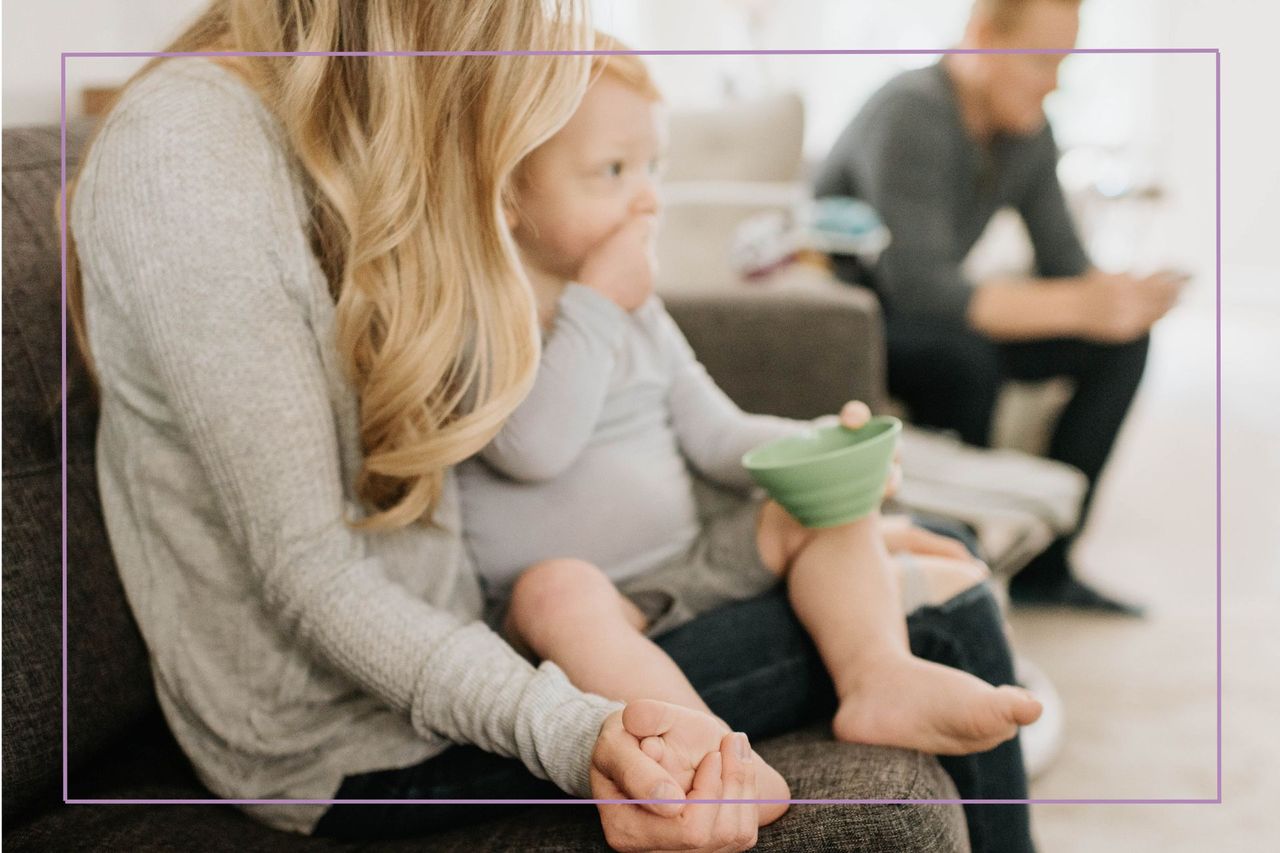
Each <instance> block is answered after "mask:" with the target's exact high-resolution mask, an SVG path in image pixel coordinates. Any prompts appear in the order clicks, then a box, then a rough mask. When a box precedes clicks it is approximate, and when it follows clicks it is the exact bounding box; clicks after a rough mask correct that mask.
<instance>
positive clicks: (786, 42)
mask: <svg viewBox="0 0 1280 853" xmlns="http://www.w3.org/2000/svg"><path fill="white" fill-rule="evenodd" d="M203 5H204V0H8V2H5V3H4V7H3V43H4V50H3V93H4V94H3V123H4V125H5V126H13V125H21V124H33V123H45V122H54V121H57V118H58V75H59V56H58V54H59V53H60V52H61V51H64V50H157V49H160V48H161V47H163V46H164V44H165V43H166V42H167V41H168V39H169V38H171V37H172V36H173V35H175V34H176V33H177V32H178V31H179V30H180V29H181V27H182V25H183V24H184V23H185V22H186V21H187V20H189V19H190V18H191V17H192V16H193V15H194V14H195V13H196V12H197V11H198V10H199V9H200V8H201V7H203ZM593 5H594V6H595V9H596V22H597V24H598V25H599V26H601V27H602V28H604V29H608V30H611V31H613V32H615V33H617V34H619V35H620V36H622V37H623V38H625V39H628V40H630V41H631V42H632V43H633V45H634V46H635V47H637V48H642V49H679V48H685V49H692V48H703V49H705V48H722V49H744V48H761V47H770V48H812V47H841V48H857V47H861V48H873V47H882V48H883V47H904V46H922V45H928V46H945V45H947V44H950V43H952V42H953V41H954V39H955V38H956V37H957V36H958V35H959V29H960V27H961V25H962V24H963V20H964V16H965V13H966V10H967V8H968V5H969V4H968V0H895V2H893V3H887V2H884V0H789V2H783V3H770V2H767V0H594V3H593ZM744 9H745V10H750V9H756V10H759V11H758V13H757V14H758V19H759V26H757V27H756V29H755V31H754V32H753V30H752V29H751V27H750V26H749V25H748V24H747V22H746V21H747V18H746V17H745V16H744V13H743V10H744ZM1278 31H1280V7H1277V6H1276V5H1275V4H1274V3H1272V2H1269V0H1229V2H1224V3H1216V4H1214V3H1206V2H1203V0H1086V2H1085V4H1084V25H1083V30H1082V34H1081V44H1082V46H1090V47H1118V46H1184V47H1190V46H1205V47H1220V48H1222V50H1223V58H1222V72H1223V92H1222V115H1223V204H1224V208H1225V210H1224V217H1223V252H1224V262H1227V263H1229V264H1234V265H1244V266H1250V267H1267V268H1275V267H1276V266H1277V262H1276V259H1275V254H1274V250H1273V249H1272V245H1273V244H1274V236H1273V234H1274V231H1275V222H1276V220H1277V218H1278V217H1277V216H1276V208H1277V204H1276V199H1277V198H1280V159H1278V158H1277V157H1276V156H1275V154H1274V153H1273V149H1274V148H1275V138H1276V137H1275V134H1274V131H1273V129H1272V125H1273V124H1274V120H1273V115H1274V112H1275V111H1274V108H1273V107H1272V106H1271V104H1272V103H1273V102H1274V100H1275V93H1274V92H1273V91H1271V89H1272V87H1273V83H1274V81H1275V80H1276V79H1277V77H1278V76H1280V75H1278V74H1277V69H1276V61H1275V60H1274V59H1273V58H1272V53H1273V51H1272V46H1271V44H1270V43H1269V40H1270V39H1272V38H1273V37H1274V33H1276V32H1278ZM1081 59H1082V58H1080V57H1077V58H1075V59H1073V60H1072V62H1073V63H1075V64H1076V65H1077V66H1079V65H1081V64H1082V63H1081V61H1080V60H1081ZM1104 60H1105V61H1109V62H1111V63H1112V64H1113V65H1112V67H1114V68H1115V69H1117V70H1116V71H1115V72H1114V73H1113V74H1112V73H1108V74H1101V75H1094V76H1093V78H1092V79H1093V80H1095V81H1098V80H1100V81H1104V82H1106V81H1110V82H1114V84H1115V85H1096V86H1095V85H1094V84H1092V83H1088V82H1087V81H1081V80H1079V79H1074V78H1073V77H1072V76H1071V74H1073V73H1074V71H1075V70H1076V69H1072V68H1070V67H1068V74H1067V76H1066V79H1065V80H1064V83H1065V84H1068V85H1067V86H1064V89H1065V91H1064V92H1063V93H1062V95H1060V96H1058V97H1057V100H1058V101H1059V102H1060V103H1056V104H1054V105H1053V108H1054V109H1055V110H1059V111H1065V112H1068V113H1071V114H1072V116H1073V120H1072V121H1071V122H1066V123H1064V122H1063V121H1062V119H1063V118H1065V116H1063V117H1060V118H1059V124H1060V125H1061V126H1060V127H1059V132H1060V135H1062V136H1063V137H1064V141H1066V142H1074V141H1085V140H1087V139H1088V138H1090V137H1091V138H1092V139H1094V140H1096V139H1101V138H1104V137H1105V136H1106V135H1107V134H1112V135H1113V137H1122V138H1124V139H1126V140H1127V141H1128V142H1129V143H1131V144H1133V145H1136V146H1139V147H1144V146H1145V147H1146V149H1147V150H1149V151H1150V152H1151V157H1152V162H1153V163H1156V164H1158V167H1159V169H1160V170H1161V171H1162V172H1163V173H1164V174H1166V175H1172V176H1175V177H1174V179H1173V180H1174V182H1175V183H1177V184H1178V187H1177V193H1178V194H1179V198H1180V199H1181V200H1182V202H1183V203H1184V205H1185V207H1186V209H1187V210H1192V211H1201V212H1203V211H1205V210H1206V209H1207V210H1211V209H1212V202H1213V199H1212V180H1211V178H1212V176H1211V175H1210V176H1209V179H1210V180H1209V182H1208V183H1207V184H1206V182H1205V180H1204V179H1203V177H1204V170H1205V169H1206V168H1211V166H1206V165H1205V163H1206V158H1210V160H1209V162H1210V163H1211V158H1212V150H1213V149H1212V146H1213V141H1212V127H1211V126H1208V125H1207V124H1206V122H1205V121H1204V120H1202V117H1204V116H1205V115H1207V114H1208V113H1207V112H1206V110H1208V109H1211V108H1209V107H1206V105H1205V99H1206V98H1209V99H1211V98H1212V94H1213V93H1212V88H1211V82H1209V81H1210V80H1211V77H1210V74H1211V71H1212V69H1211V67H1208V68H1206V67H1204V66H1211V65H1212V59H1211V58H1210V57H1202V56H1190V57H1162V58H1154V59H1151V60H1149V61H1146V62H1145V63H1144V60H1142V59H1136V58H1134V57H1108V58H1103V59H1098V60H1091V61H1093V62H1095V63H1098V62H1103V61H1104ZM911 61H912V60H910V59H908V60H903V59H901V58H897V59H895V58H888V57H857V58H855V59H854V60H849V59H842V60H839V61H834V60H833V61H822V62H819V61H816V60H815V61H804V60H801V59H800V58H796V57H778V58H773V59H771V60H770V61H769V62H768V63H766V64H764V65H760V64H758V63H752V62H751V61H750V60H749V59H748V58H743V57H734V58H725V59H718V60H708V59H705V58H703V59H698V58H691V59H680V60H670V62H669V63H668V64H667V66H665V68H664V69H660V70H661V71H662V75H665V80H664V81H663V82H665V83H666V88H667V91H668V94H669V95H671V96H673V100H678V99H683V100H686V101H689V102H696V101H703V102H705V101H709V100H713V99H716V98H719V97H721V96H722V95H723V92H724V79H726V78H737V79H741V80H746V81H748V82H750V81H752V80H753V79H754V81H755V82H756V83H760V84H762V85H784V84H797V85H802V86H803V88H804V89H805V91H806V97H807V98H808V99H809V101H810V111H811V116H812V118H811V126H810V134H811V135H810V143H809V147H810V150H817V149H820V148H821V147H822V145H824V144H825V143H826V141H827V140H829V139H830V138H832V137H833V136H834V134H835V133H836V132H838V130H839V127H840V125H841V123H842V122H843V120H844V117H845V115H846V114H851V111H852V109H853V108H854V107H855V106H856V104H857V103H859V102H860V100H861V98H862V97H865V94H866V93H867V92H869V91H870V90H871V89H872V88H874V86H875V85H877V84H878V82H879V81H880V80H882V79H884V78H885V77H887V76H888V75H890V74H892V73H893V72H894V71H895V70H896V69H897V68H899V67H902V66H903V65H904V64H906V63H909V62H911ZM917 61H918V60H917ZM1122 63H1123V69H1124V70H1123V71H1120V70H1119V69H1120V68H1121V64H1122ZM136 66H137V63H136V62H132V61H128V60H102V59H81V60H71V61H69V63H68V92H69V95H68V97H69V103H68V109H69V111H70V112H71V113H72V114H74V113H75V112H76V111H78V109H79V103H78V97H77V95H76V93H77V92H78V91H79V89H80V87H81V86H83V85H85V84H90V83H93V84H97V83H114V82H119V81H120V80H123V79H124V78H125V77H127V76H128V74H129V73H130V72H131V71H132V70H133V68H135V67H136ZM708 69H711V70H708ZM662 75H660V76H662ZM1078 76H1079V75H1078ZM1083 76H1085V77H1088V75H1083ZM1072 84H1074V85H1072ZM1091 86H1092V87H1093V88H1090V87H1091ZM1073 91H1074V92H1075V94H1074V95H1073V94H1071V93H1072V92H1073ZM1193 115H1194V116H1195V118H1194V120H1192V118H1191V117H1192V116H1193ZM1077 118H1078V121H1076V120H1075V119H1077ZM1192 175H1194V177H1192ZM1208 222H1209V225H1208V226H1206V225H1205V224H1204V218H1203V216H1201V217H1198V218H1197V217H1194V216H1193V217H1191V218H1190V219H1188V220H1187V221H1186V222H1184V224H1183V225H1182V226H1180V229H1181V230H1180V234H1181V236H1182V237H1183V238H1191V237H1194V236H1195V235H1196V234H1197V233H1199V232H1200V231H1201V230H1202V229H1203V228H1205V227H1211V224H1212V218H1211V217H1210V218H1209V219H1208Z"/></svg>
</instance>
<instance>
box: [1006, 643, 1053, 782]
mask: <svg viewBox="0 0 1280 853" xmlns="http://www.w3.org/2000/svg"><path fill="white" fill-rule="evenodd" d="M1013 671H1014V676H1015V677H1016V678H1017V681H1018V684H1020V685H1021V686H1023V687H1025V688H1027V689H1028V690H1030V691H1031V692H1032V693H1034V694H1035V695H1036V698H1037V699H1039V700H1040V702H1041V704H1043V705H1044V711H1043V713H1041V714H1040V719H1038V720H1036V721H1035V722H1034V723H1032V724H1031V725H1029V726H1023V727H1022V731H1021V732H1020V734H1019V737H1020V739H1021V741H1022V764H1023V766H1024V767H1025V768H1026V771H1027V779H1028V780H1032V779H1036V778H1038V777H1039V776H1040V775H1041V774H1043V773H1044V772H1045V771H1046V770H1048V769H1049V767H1050V766H1051V765H1052V764H1053V762H1054V759H1056V758H1057V757H1058V753H1059V752H1060V751H1061V750H1062V739H1063V724H1064V719H1063V718H1064V714H1063V707H1062V697H1061V696H1059V695H1058V690H1057V688H1055V687H1054V686H1053V682H1052V681H1050V680H1049V676H1047V675H1045V674H1044V670H1042V669H1040V667H1038V666H1036V665H1035V664H1034V663H1032V662H1031V661H1029V660H1028V659H1027V658H1026V657H1025V656H1023V655H1020V654H1017V653H1015V654H1014V659H1013Z"/></svg>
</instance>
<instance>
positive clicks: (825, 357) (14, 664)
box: [3, 125, 967, 851]
mask: <svg viewBox="0 0 1280 853" xmlns="http://www.w3.org/2000/svg"><path fill="white" fill-rule="evenodd" d="M85 138H86V128H85V127H83V126H80V125H77V126H73V127H72V128H71V133H70V137H69V146H68V147H69V151H68V162H69V165H70V167H71V168H74V165H75V163H76V160H77V157H78V154H79V152H80V150H81V148H82V147H83V145H84V142H85ZM4 153H5V159H4V183H3V188H4V553H3V559H4V612H3V621H4V636H3V641H4V682H3V702H4V724H3V726H4V728H3V758H4V843H5V844H6V845H7V846H9V849H11V850H15V851H16V850H38V851H48V850H59V851H62V850H161V849H163V850H228V851H230V850H237V851H239V850H265V849H270V850H277V849H279V850H298V851H307V850H357V849H359V850H364V849H377V850H387V851H393V850H410V849H412V850H441V851H445V850H456V851H487V850H543V851H569V850H601V849H605V846H604V843H603V838H602V835H601V833H600V830H599V823H598V820H597V817H596V813H595V810H594V809H593V808H591V807H589V806H581V805H567V806H563V807H554V808H550V807H548V808H542V809H534V810H524V811H522V812H519V813H516V814H512V815H510V816H508V817H505V818H503V819H500V820H497V821H491V822H487V823H481V824H477V825H473V826H470V827H467V828H463V829H458V830H454V831H451V832H447V833H444V834H441V835H437V836H432V837H429V838H425V839H414V840H406V841H403V842H395V843H379V844H343V843H339V842H333V841H328V840H323V839H312V838H305V837H299V836H292V835H288V834H284V833H280V832H275V831H273V830H270V829H267V828H264V827H262V826H260V825H258V824H256V823H254V822H253V821H252V820H250V819H249V818H248V817H246V816H245V815H243V814H242V813H240V812H239V811H237V810H236V809H234V808H231V807H228V806H217V805H68V804H66V803H65V802H64V795H63V793H62V781H61V780H62V766H63V760H64V759H65V761H66V766H67V768H68V771H69V796H70V797H71V798H72V799H105V800H116V799H187V798H206V797H209V796H211V795H210V794H209V793H208V792H207V791H206V790H205V789H204V788H203V787H202V786H201V785H200V783H199V782H198V781H197V779H196V777H195V775H194V773H193V772H192V769H191V767H190V765H189V764H188V762H187V761H186V759H185V758H184V756H183V755H182V753H181V752H180V750H179V749H178V747H177V745H176V744H175V742H174V740H173V738H172V737H171V735H170V734H169V731H168V729H167V727H166V726H165V723H164V721H163V719H162V717H161V716H160V713H159V710H158V708H157V704H156V699H155V695H154V693H153V690H152V684H151V675H150V671H149V668H148V663H147V655H146V650H145V648H144V646H143V642H142V638H141V636H140V635H139V633H138V630H137V627H136V625H135V624H134V622H133V619H132V616H131V615H130V612H129V608H128V605H127V603H126V601H125V597H124V594H123V592H122V589H121V586H120V583H119V581H118V579H117V576H116V570H115V566H114V564H113V561H112V557H111V552H110V549H109V547H108V542H107V537H106V532H105V530H104V528H103V522H102V514H101V507H100V504H99V497H98V492H97V489H96V486H95V479H94V440H93V438H94V427H95V421H96V409H95V402H94V397H93V394H92V391H91V388H90V386H89V383H88V381H87V378H86V375H85V373H84V369H83V366H82V365H81V363H80V360H79V358H78V357H77V355H76V353H75V348H74V346H73V345H72V344H70V343H69V344H68V351H67V359H68V363H67V369H68V374H69V396H68V399H67V402H66V422H67V436H66V447H67V472H66V492H65V496H64V494H63V490H62V485H61V472H60V466H59V457H60V448H61V443H62V435H61V429H62V427H61V411H60V407H59V400H58V397H59V372H60V364H61V362H60V346H59V287H58V283H59V243H58V235H57V231H56V228H55V226H54V219H53V209H54V202H55V198H56V193H57V189H58V154H59V152H58V128H56V127H41V128H25V129H18V130H6V131H5V132H4ZM670 304H671V308H672V311H673V313H674V314H675V315H676V317H677V319H678V320H679V321H680V323H681V324H682V326H683V327H684V328H685V330H686V332H687V333H688V336H689V338H690V340H691V341H692V343H693V345H694V347H695V349H696V350H697V351H698V352H699V354H700V355H701V356H702V358H703V359H704V361H705V362H706V364H707V366H708V368H709V369H710V371H711V372H712V374H713V375H714V376H715V377H716V378H717V379H718V380H719V381H720V382H721V383H722V384H723V386H724V387H725V389H726V390H727V391H728V392H729V393H730V394H731V395H732V396H734V397H735V398H736V399H737V400H738V401H739V402H740V403H741V404H742V405H744V406H746V407H749V408H751V409H756V410H761V411H772V412H777V413H779V414H788V415H795V416H811V415H816V414H820V413H824V412H828V411H832V410H833V409H834V408H835V407H836V406H837V405H838V404H839V403H841V402H843V401H844V400H846V399H849V398H852V397H861V398H863V399H868V400H873V401H874V400H878V399H879V398H880V393H881V388H880V384H879V383H880V375H881V370H880V363H881V361H880V358H881V356H880V343H879V316H878V314H877V312H876V307H875V303H874V300H872V299H871V298H870V297H869V296H867V295H866V294H864V293H859V292H856V291H853V290H848V291H843V292H833V293H827V294H814V295H811V296H790V297H786V298H780V297H776V296H768V295H763V294H761V295H757V296H753V297H724V296H719V297H713V296H708V297H698V298H692V297H690V298H683V299H673V300H671V303H670ZM63 497H65V500H66V513H67V522H68V523H67V530H66V537H67V539H66V548H67V560H68V566H69V571H68V586H67V590H66V597H67V598H66V600H67V618H68V625H69V630H68V648H67V650H66V652H67V659H66V660H67V664H66V665H67V668H66V679H67V691H68V703H67V729H66V736H67V749H66V754H65V756H64V754H63V748H62V728H61V720H62V715H61V711H60V703H61V687H62V679H63V673H62V650H61V637H60V632H61V621H60V620H61V601H62V597H61V596H62V591H61V574H60V572H61V565H62V563H61V539H60V537H61V535H62V532H61V531H62V526H61V513H60V504H61V501H62V499H63ZM758 748H759V750H760V752H761V753H762V754H764V755H765V756H766V757H767V759H768V760H769V761H771V762H772V763H773V764H774V765H775V766H776V767H777V768H778V769H779V770H780V771H781V772H782V773H783V774H784V775H785V776H786V777H787V778H788V779H790V780H791V781H792V786H793V790H794V793H795V796H797V797H801V798H869V797H875V798H923V799H937V798H947V797H954V796H955V795H956V794H955V789H954V787H953V786H952V785H951V782H950V780H949V779H948V778H947V776H946V775H945V774H944V773H943V772H942V770H941V768H940V767H939V765H938V763H937V761H936V760H934V759H933V758H930V757H926V756H923V755H920V754H918V753H914V752H909V751H904V750H893V749H883V748H873V747H860V746H851V745H844V744H836V743H834V742H832V741H831V739H830V736H829V734H828V733H827V731H826V730H825V728H824V727H823V726H822V725H821V724H817V725H815V726H814V727H813V728H812V729H809V730H806V731H801V732H796V733H793V734H789V735H785V736H782V737H778V738H775V739H772V740H766V741H763V742H761V743H759V744H758ZM757 849H760V850H770V851H781V850H804V851H810V850H867V851H888V850H928V851H954V850H964V849H967V835H966V832H965V828H964V822H963V815H962V812H961V810H960V808H959V807H958V806H935V805H893V806H871V807H867V806H862V807H857V806H839V807H836V806H798V807H794V808H792V810H791V811H790V812H789V813H788V814H787V816H786V817H785V818H783V819H782V820H781V821H779V822H778V823H777V824H775V825H774V826H772V827H769V828H768V829H767V830H766V831H765V832H763V833H762V834H761V839H760V844H759V847H758V848H757Z"/></svg>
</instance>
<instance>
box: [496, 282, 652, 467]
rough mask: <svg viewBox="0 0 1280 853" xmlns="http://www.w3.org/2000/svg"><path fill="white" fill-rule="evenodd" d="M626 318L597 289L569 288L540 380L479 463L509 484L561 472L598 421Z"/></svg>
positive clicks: (546, 343)
mask: <svg viewBox="0 0 1280 853" xmlns="http://www.w3.org/2000/svg"><path fill="white" fill-rule="evenodd" d="M627 321H628V320H627V313H626V312H625V311H624V310H623V309H621V308H619V307H618V306H617V305H615V304H614V303H613V302H612V301H610V300H609V299H608V298H607V297H605V296H603V295H602V294H600V293H598V292H597V291H595V290H593V289H591V288H589V287H584V286H583V285H580V284H569V285H568V286H567V287H566V288H565V291H564V294H563V295H562V296H561V297H560V302H559V305H558V311H557V313H556V318H555V321H554V325H553V326H552V328H551V332H550V334H549V335H548V336H547V338H546V340H545V341H544V342H543V346H542V360H541V362H540V363H539V365H538V378H537V379H536V380H535V382H534V385H533V389H532V390H531V391H530V392H529V396H528V397H526V398H525V399H524V402H522V403H521V404H520V406H519V408H517V409H516V410H515V412H513V413H512V415H511V417H510V418H508V420H507V422H506V423H505V424H504V425H503V427H502V429H501V431H499V432H498V434H497V435H496V436H495V437H494V439H493V441H491V442H490V443H489V445H488V446H487V447H485V449H484V450H482V451H481V452H480V457H481V458H482V459H484V461H485V462H487V463H489V465H491V466H492V467H493V468H495V469H497V470H498V471H499V472H500V473H502V474H505V475H506V476H508V477H510V478H511V479H513V480H520V481H523V482H537V481H539V480H551V479H554V478H556V477H558V476H559V475H560V474H562V473H564V471H565V469H567V468H568V467H569V466H570V465H572V464H573V463H574V461H575V460H576V459H577V458H578V457H579V456H580V455H581V454H582V451H583V449H584V448H585V447H586V446H587V442H588V441H590V439H591V435H592V433H593V432H594V431H595V428H596V423H597V422H598V421H599V420H600V412H601V410H602V409H603V408H604V401H605V397H606V395H607V394H608V392H609V379H610V377H611V376H612V374H613V367H614V360H615V353H616V351H617V344H618V340H619V339H620V338H621V336H622V335H623V334H625V330H626V323H627Z"/></svg>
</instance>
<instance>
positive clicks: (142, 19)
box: [3, 0, 206, 127]
mask: <svg viewBox="0 0 1280 853" xmlns="http://www.w3.org/2000/svg"><path fill="white" fill-rule="evenodd" d="M205 5H206V0H5V3H4V50H3V55H4V60H3V67H4V103H3V107H4V115H3V121H4V126H5V127H12V126H15V125H24V124H46V123H50V122H57V121H58V111H59V85H58V84H59V75H60V74H61V66H60V56H59V55H60V54H61V53H62V52H63V51H78V50H83V51H108V50H113V51H114V50H161V49H162V48H164V46H165V44H166V43H167V42H168V41H169V40H170V39H171V38H172V37H173V36H175V35H177V34H178V32H180V31H181V29H182V27H183V25H184V24H185V23H186V22H187V21H188V20H190V19H191V18H193V17H194V16H195V15H196V13H197V12H198V11H199V10H200V9H202V8H203V7H204V6H205ZM139 65H141V61H139V60H127V59H70V60H68V61H67V112H68V114H69V115H75V114H77V113H78V112H79V110H80V101H79V92H80V90H81V88H83V87H84V86H86V85H113V84H115V83H119V82H121V81H122V80H124V79H126V78H127V77H128V76H129V75H130V74H131V73H132V72H133V71H134V70H135V69H136V68H137V67H138V66H139Z"/></svg>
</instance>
